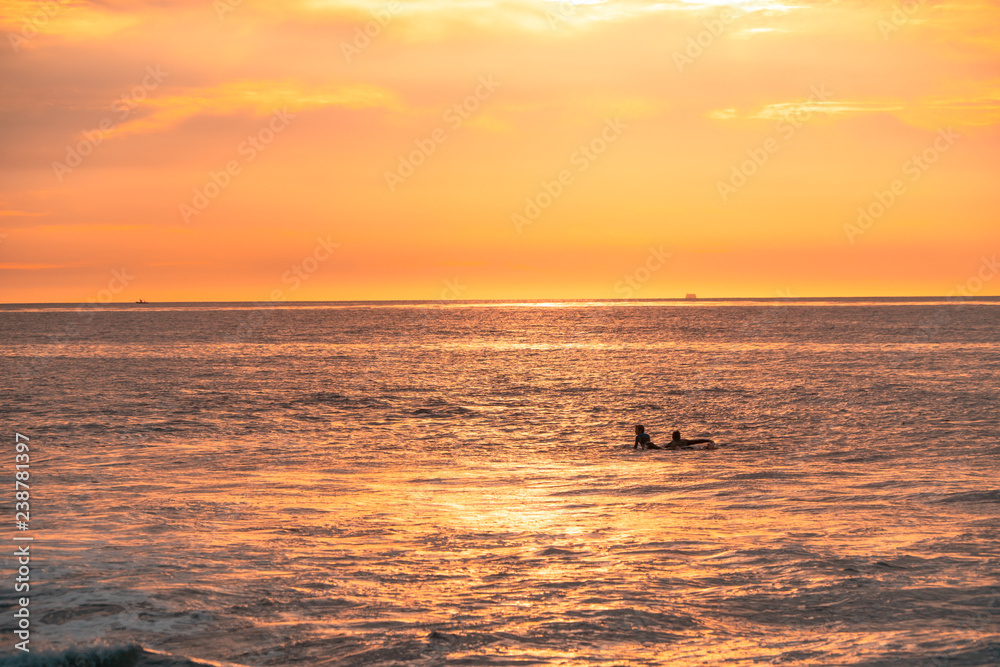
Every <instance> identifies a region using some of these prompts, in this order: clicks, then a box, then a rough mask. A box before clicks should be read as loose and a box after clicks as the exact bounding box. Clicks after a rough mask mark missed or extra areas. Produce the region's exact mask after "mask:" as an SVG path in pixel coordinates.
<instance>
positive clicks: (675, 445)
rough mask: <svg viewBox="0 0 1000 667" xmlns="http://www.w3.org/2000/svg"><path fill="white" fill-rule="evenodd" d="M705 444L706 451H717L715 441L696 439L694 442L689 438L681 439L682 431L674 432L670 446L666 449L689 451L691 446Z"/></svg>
mask: <svg viewBox="0 0 1000 667" xmlns="http://www.w3.org/2000/svg"><path fill="white" fill-rule="evenodd" d="M700 444H704V445H705V449H715V448H716V445H715V441H714V440H709V439H708V438H695V439H693V440H688V439H687V438H682V437H681V432H680V431H674V432H673V433H672V434H671V440H670V444H668V445H667V446H666V449H688V448H689V447H691V445H700Z"/></svg>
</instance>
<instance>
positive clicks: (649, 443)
mask: <svg viewBox="0 0 1000 667" xmlns="http://www.w3.org/2000/svg"><path fill="white" fill-rule="evenodd" d="M636 448H639V449H663V447H660V446H659V445H654V444H653V439H652V438H651V437H649V434H648V433H646V427H645V426H643V425H642V424H636V425H635V444H634V445H632V449H636Z"/></svg>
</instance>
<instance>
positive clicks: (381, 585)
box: [0, 298, 1000, 667]
mask: <svg viewBox="0 0 1000 667" xmlns="http://www.w3.org/2000/svg"><path fill="white" fill-rule="evenodd" d="M0 383H2V386H3V391H2V393H0V406H2V415H3V419H2V425H3V427H2V432H0V442H2V443H3V447H4V457H3V461H4V466H5V470H4V472H3V475H4V476H5V478H6V479H8V483H7V484H6V485H5V488H7V489H8V491H7V492H6V493H4V494H3V496H2V499H0V502H2V503H3V506H4V509H5V511H4V516H5V517H6V521H7V529H6V530H5V531H4V534H6V535H7V537H6V538H4V539H5V540H6V542H7V546H6V548H5V549H4V553H5V556H4V565H5V566H4V570H3V572H4V574H3V577H4V578H5V579H6V580H5V581H3V582H0V590H2V591H3V592H2V593H0V607H2V612H0V613H2V615H3V619H4V620H3V622H2V623H0V629H2V633H0V637H2V644H0V665H22V664H24V665H29V664H30V665H167V666H169V665H174V666H177V665H194V664H215V665H218V664H235V665H247V666H265V665H543V664H544V665H608V666H611V665H668V664H675V665H740V666H744V665H745V666H749V665H761V664H781V665H864V666H876V665H928V666H935V667H944V666H947V667H952V666H959V665H997V664H1000V577H998V575H1000V530H998V528H1000V481H998V472H1000V423H998V398H1000V396H998V394H1000V298H982V299H968V300H961V301H955V300H933V299H900V300H892V299H876V300H860V299H829V300H798V301H795V300H785V301H766V300H765V301H752V300H749V301H703V300H698V301H692V302H683V301H629V302H622V301H601V302H597V301H595V302H587V301H553V302H547V303H542V302H464V301H463V302H370V303H361V302H351V303H299V304H291V303H282V304H164V305H158V304H147V305H136V304H123V305H114V304H112V305H102V306H89V305H88V306H84V307H78V306H73V305H69V306H52V305H41V306H32V305H9V306H0ZM635 424H643V425H645V427H646V430H647V432H649V433H650V434H651V435H652V438H653V440H654V441H655V442H659V443H663V442H665V441H666V440H669V438H670V432H671V431H673V430H675V429H676V430H680V431H681V432H682V434H683V435H684V437H687V438H712V439H714V440H715V441H716V442H717V443H718V444H719V449H717V450H715V451H701V450H697V451H637V450H635V449H633V446H632V445H633V440H634V437H635V436H634V425H635ZM18 434H20V435H18ZM17 442H22V443H23V444H24V445H25V448H27V451H26V452H25V453H27V454H29V455H30V478H29V479H27V480H26V485H27V486H30V520H29V521H25V522H24V528H21V529H20V530H18V529H17V526H16V524H15V517H14V515H15V501H16V498H15V486H14V476H15V465H16V463H15V462H16V461H18V460H20V461H25V460H27V459H15V456H16V453H17V449H16V448H17ZM22 477H23V476H22ZM23 497H24V498H26V497H27V496H23ZM26 502H29V501H26ZM28 537H30V538H31V540H24V539H21V540H17V539H15V538H28ZM25 545H27V547H28V548H29V550H30V564H29V565H28V566H26V567H29V568H30V591H28V592H20V593H16V592H15V588H14V586H15V581H16V577H17V576H18V572H19V569H18V568H19V565H18V556H17V555H15V553H16V550H17V549H20V548H22V547H25ZM20 553H23V551H22V552H20ZM22 596H27V597H29V598H30V602H29V603H28V604H27V606H22V605H23V603H22V602H21V601H20V598H21V597H22ZM21 609H27V610H28V611H29V612H30V616H28V617H27V618H28V619H30V622H29V626H28V628H27V630H23V629H22V632H27V633H29V635H30V639H29V641H30V643H29V644H27V645H25V647H27V648H29V649H30V653H25V652H24V651H21V650H19V649H17V648H16V647H15V644H16V643H18V642H20V641H22V639H21V638H19V636H18V635H17V634H15V630H18V629H19V627H21V628H23V627H24V624H23V623H21V621H22V620H25V616H24V615H23V613H24V612H22V616H20V617H18V616H15V615H14V614H16V613H17V612H18V610H21ZM18 624H20V626H19V625H18Z"/></svg>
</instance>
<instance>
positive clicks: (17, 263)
mask: <svg viewBox="0 0 1000 667" xmlns="http://www.w3.org/2000/svg"><path fill="white" fill-rule="evenodd" d="M0 24H2V25H0V28H2V31H0V32H2V33H3V35H4V38H3V40H2V41H3V43H2V44H0V118H2V122H0V302H70V303H76V302H82V301H86V300H88V299H97V300H107V299H109V298H113V300H115V301H124V302H128V301H134V300H135V299H138V298H144V299H146V300H148V301H179V300H249V301H260V300H267V299H278V300H336V299H437V298H442V297H444V298H456V297H457V298H463V299H479V298H483V299H488V298H615V297H636V298H655V297H682V296H683V295H684V294H685V293H687V292H696V293H698V295H699V296H703V297H725V296H734V297H739V296H761V297H771V296H803V297H806V296H836V295H844V296H853V295H860V296H868V295H901V296H908V295H941V296H944V295H947V294H949V293H952V292H953V291H955V290H956V289H957V288H958V287H961V288H962V289H964V290H966V291H967V292H968V293H969V294H970V295H998V294H1000V274H998V271H1000V269H998V268H997V267H996V261H995V257H996V255H997V254H1000V231H998V225H997V213H998V211H1000V206H998V204H1000V187H997V175H998V166H1000V163H998V160H1000V134H998V123H1000V8H998V7H997V6H996V5H995V4H994V3H990V2H976V1H969V2H935V1H933V0H924V1H923V2H917V1H915V0H909V1H908V2H881V1H876V2H862V1H860V0H857V1H853V0H840V1H834V0H815V1H802V2H776V1H773V2H772V1H769V0H749V1H745V2H728V3H726V2H715V1H695V0H691V1H679V0H664V1H660V2H645V1H639V0H604V1H599V0H589V1H588V2H575V3H574V2H558V1H555V0H553V1H545V0H482V1H481V2H475V3H472V2H458V1H455V2H449V1H447V0H399V1H398V2H396V1H391V2H362V1H361V0H353V1H349V0H290V1H286V2H272V1H270V0H215V1H214V3H213V2H211V1H209V0H199V1H197V2H194V1H188V0H155V1H154V0H148V1H147V2H141V1H139V2H133V1H131V0H102V1H101V2H86V1H84V0H65V1H57V0H49V1H48V2H22V1H12V2H0ZM365 31H367V33H368V34H367V35H366V34H365ZM859 209H860V210H862V211H867V212H868V216H869V217H867V218H861V219H860V220H859ZM116 271H117V272H118V273H117V274H115V273H113V272H116Z"/></svg>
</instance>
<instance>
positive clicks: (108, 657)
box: [0, 644, 241, 667]
mask: <svg viewBox="0 0 1000 667" xmlns="http://www.w3.org/2000/svg"><path fill="white" fill-rule="evenodd" d="M0 667H241V666H240V665H235V664H234V663H228V662H213V661H211V660H192V659H190V658H185V657H182V656H175V655H171V654H169V653H164V652H161V651H155V650H152V649H147V648H144V647H142V646H139V645H138V644H130V645H128V646H95V647H90V648H81V649H76V648H74V649H67V650H65V651H62V652H60V653H51V652H47V653H35V654H31V653H25V654H23V655H17V656H13V657H12V656H2V657H0Z"/></svg>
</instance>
